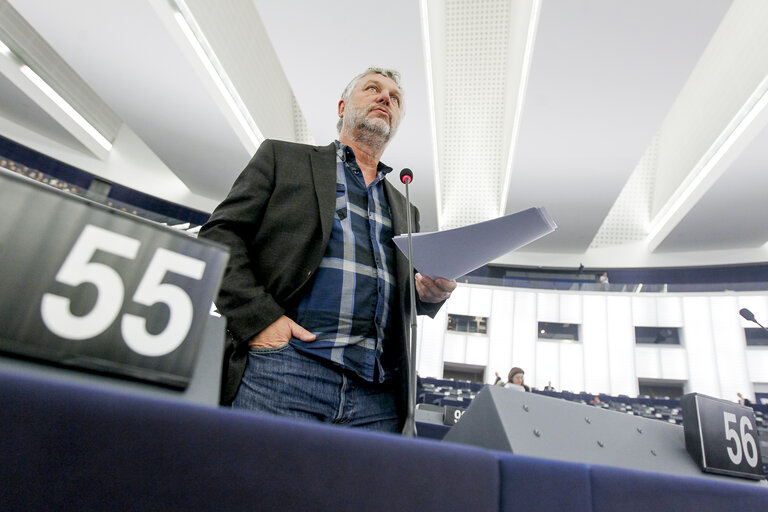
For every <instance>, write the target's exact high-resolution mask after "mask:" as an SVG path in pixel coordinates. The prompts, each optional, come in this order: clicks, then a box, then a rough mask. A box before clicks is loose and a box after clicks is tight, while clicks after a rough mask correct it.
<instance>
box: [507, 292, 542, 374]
mask: <svg viewBox="0 0 768 512" xmlns="http://www.w3.org/2000/svg"><path fill="white" fill-rule="evenodd" d="M536 302H537V301H536V294H535V293H529V292H520V291H518V292H515V308H514V312H513V317H514V323H513V325H512V366H519V367H520V368H522V369H523V370H525V376H526V378H528V379H529V380H530V381H531V382H533V381H535V380H536V375H531V373H533V372H534V371H535V368H536V340H537V338H538V335H537V332H538V331H537V328H538V321H537V316H536Z"/></svg>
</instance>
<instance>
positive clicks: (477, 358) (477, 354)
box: [464, 334, 493, 375]
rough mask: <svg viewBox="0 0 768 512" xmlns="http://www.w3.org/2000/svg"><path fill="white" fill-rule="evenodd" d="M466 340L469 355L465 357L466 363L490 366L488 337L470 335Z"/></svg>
mask: <svg viewBox="0 0 768 512" xmlns="http://www.w3.org/2000/svg"><path fill="white" fill-rule="evenodd" d="M466 339H467V355H466V356H465V357H464V361H465V362H466V363H467V364H474V365H477V366H488V352H489V351H488V336H483V335H480V334H468V335H467V336H466ZM491 375H493V373H491Z"/></svg>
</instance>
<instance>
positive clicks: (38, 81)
mask: <svg viewBox="0 0 768 512" xmlns="http://www.w3.org/2000/svg"><path fill="white" fill-rule="evenodd" d="M0 54H2V55H5V56H6V57H8V58H10V59H12V60H13V61H14V62H15V64H16V65H18V66H19V70H20V71H21V73H22V74H23V75H24V76H25V77H27V79H28V80H29V81H30V82H32V84H33V85H34V86H35V87H37V88H38V89H40V91H42V93H43V94H45V95H46V96H47V97H48V99H50V100H51V101H53V103H54V104H55V105H56V106H57V107H59V109H61V111H62V112H64V113H65V114H66V115H67V116H69V118H70V119H72V120H73V121H74V122H75V123H76V124H77V125H78V126H79V127H80V128H82V129H83V131H85V133H87V134H88V136H89V137H91V138H92V139H93V140H94V141H96V143H97V144H98V145H99V146H101V147H102V148H104V149H105V150H106V151H107V152H109V151H112V142H110V141H109V139H107V138H106V137H105V136H104V135H102V134H101V132H99V131H98V130H97V129H96V128H94V127H93V125H92V124H91V123H89V122H88V121H87V120H86V119H85V118H84V117H83V116H82V114H80V112H78V111H77V110H76V109H75V108H74V107H73V106H72V105H70V103H69V102H68V101H67V100H65V99H64V98H63V97H61V95H60V94H59V93H57V92H56V91H55V90H54V89H53V87H51V86H50V85H48V83H47V82H46V81H45V80H43V79H42V78H41V77H40V75H38V74H37V73H35V72H34V71H33V70H32V68H30V67H29V66H28V65H27V64H25V63H24V61H23V60H22V59H21V58H20V57H19V56H18V55H16V54H15V53H14V52H13V51H12V50H11V49H10V48H9V47H8V46H7V45H6V44H5V43H3V42H2V41H0Z"/></svg>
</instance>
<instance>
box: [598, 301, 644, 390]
mask: <svg viewBox="0 0 768 512" xmlns="http://www.w3.org/2000/svg"><path fill="white" fill-rule="evenodd" d="M605 301H606V311H607V317H608V318H607V321H608V329H607V337H608V371H609V372H610V380H609V383H610V387H609V389H607V390H606V391H605V392H606V393H609V394H611V395H627V396H637V391H638V387H637V375H636V374H635V330H634V328H633V321H632V300H631V298H629V297H626V296H621V295H619V296H611V295H607V296H606V298H605Z"/></svg>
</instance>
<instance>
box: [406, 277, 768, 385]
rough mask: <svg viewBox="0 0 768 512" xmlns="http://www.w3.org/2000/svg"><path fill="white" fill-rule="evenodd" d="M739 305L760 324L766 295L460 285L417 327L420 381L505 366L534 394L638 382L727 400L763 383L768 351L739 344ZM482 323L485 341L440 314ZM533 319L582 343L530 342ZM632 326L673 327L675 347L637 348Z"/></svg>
mask: <svg viewBox="0 0 768 512" xmlns="http://www.w3.org/2000/svg"><path fill="white" fill-rule="evenodd" d="M742 307H746V308H749V309H751V310H752V311H753V312H754V313H755V315H756V316H757V318H758V320H765V322H764V323H768V295H766V294H749V293H745V294H741V295H738V296H736V295H733V294H717V293H713V294H709V295H707V294H690V295H686V294H647V295H642V296H638V295H633V294H628V293H626V294H625V293H603V294H595V293H588V292H587V293H584V294H579V293H576V292H574V291H567V292H557V291H546V292H536V291H527V290H519V289H508V288H494V287H488V286H481V285H469V284H461V285H459V287H458V288H457V290H456V291H455V292H454V294H453V296H452V298H451V299H450V300H449V301H448V303H447V304H446V306H445V307H444V308H443V309H442V310H441V311H440V312H439V313H438V315H437V316H436V318H435V319H429V318H427V317H420V320H419V359H418V363H419V364H418V367H419V373H420V374H421V375H422V376H437V377H439V376H442V371H443V364H444V362H449V363H463V364H474V365H480V366H486V368H487V371H486V381H487V382H489V383H492V382H493V380H494V373H495V372H499V374H500V375H501V377H502V378H503V379H504V380H506V378H507V372H508V371H509V369H510V368H511V367H512V366H520V367H522V368H523V369H524V370H525V372H526V382H527V383H528V384H529V385H532V386H535V387H537V388H539V389H541V388H543V387H544V386H546V385H547V383H548V382H549V381H551V382H552V385H553V386H554V387H555V388H556V389H567V390H570V391H582V390H583V391H590V392H595V393H599V392H602V393H609V394H612V395H619V394H626V395H629V396H635V395H637V391H638V387H637V381H638V379H667V380H679V381H685V382H687V383H688V385H687V387H686V390H691V391H698V392H700V393H705V394H708V395H712V396H716V397H720V398H725V399H728V400H734V399H735V393H736V392H741V393H744V394H746V395H748V396H750V395H751V394H752V393H754V384H755V383H758V384H759V383H766V384H768V348H760V347H756V348H749V347H746V346H745V340H744V333H743V328H744V327H751V326H753V325H754V324H752V323H750V322H747V321H746V320H744V319H742V318H741V317H740V316H738V310H739V309H740V308H742ZM448 313H454V314H460V315H472V316H488V336H487V337H484V336H480V335H467V334H457V333H448V332H446V330H445V328H446V324H447V314H448ZM538 321H547V322H549V321H551V322H562V323H578V324H580V325H581V340H582V341H581V342H580V343H562V342H556V341H538ZM634 326H670V327H675V326H679V327H680V329H681V338H682V342H683V345H682V346H679V347H678V346H668V345H667V346H657V345H636V344H635V337H634Z"/></svg>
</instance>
